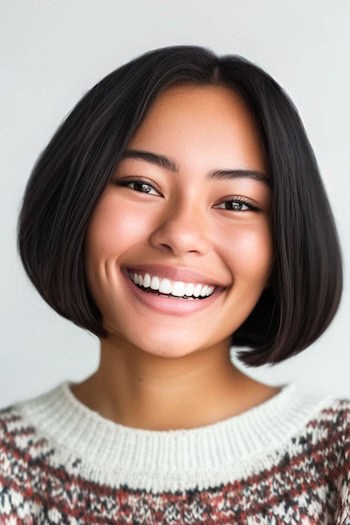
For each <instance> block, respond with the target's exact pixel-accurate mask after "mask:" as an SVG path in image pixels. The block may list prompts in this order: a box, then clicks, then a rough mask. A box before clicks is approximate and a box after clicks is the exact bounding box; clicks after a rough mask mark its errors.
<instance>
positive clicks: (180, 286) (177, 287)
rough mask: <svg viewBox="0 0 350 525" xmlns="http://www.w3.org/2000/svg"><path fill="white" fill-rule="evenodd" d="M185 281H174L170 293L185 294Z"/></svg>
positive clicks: (180, 295) (177, 295) (178, 295)
mask: <svg viewBox="0 0 350 525" xmlns="http://www.w3.org/2000/svg"><path fill="white" fill-rule="evenodd" d="M185 288H186V286H185V283H181V282H180V281H175V283H174V284H173V288H172V290H171V294H172V295H176V297H182V296H183V295H185Z"/></svg>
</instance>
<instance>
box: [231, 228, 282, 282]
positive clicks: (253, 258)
mask: <svg viewBox="0 0 350 525" xmlns="http://www.w3.org/2000/svg"><path fill="white" fill-rule="evenodd" d="M223 239H225V244H223V246H225V248H224V257H225V260H226V261H229V265H230V268H231V271H232V275H233V279H235V278H237V280H238V279H239V280H240V281H241V282H243V281H244V280H246V281H247V283H248V284H250V285H251V284H252V282H254V280H255V281H256V282H257V283H260V281H263V280H265V279H266V275H267V273H269V272H270V270H271V265H272V257H273V249H272V236H271V230H270V226H269V224H268V221H259V223H258V222H256V223H255V224H253V223H252V224H245V225H237V227H235V228H234V229H233V230H231V231H230V232H227V231H226V232H225V236H224V237H223ZM228 239H229V241H228Z"/></svg>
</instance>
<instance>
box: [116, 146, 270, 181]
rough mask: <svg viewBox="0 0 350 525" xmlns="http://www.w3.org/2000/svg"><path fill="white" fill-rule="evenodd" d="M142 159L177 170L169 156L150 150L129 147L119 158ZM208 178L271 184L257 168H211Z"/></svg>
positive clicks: (175, 164)
mask: <svg viewBox="0 0 350 525" xmlns="http://www.w3.org/2000/svg"><path fill="white" fill-rule="evenodd" d="M128 158H130V159H142V160H145V161H147V162H151V163H152V164H155V165H156V166H158V167H160V168H165V169H167V170H170V171H173V172H175V173H178V172H179V169H180V168H179V166H178V164H177V163H176V162H175V161H174V160H173V159H171V158H169V157H166V156H165V155H160V154H158V153H153V152H151V151H144V150H138V149H129V150H126V151H125V152H124V154H123V155H122V158H121V160H124V159H128ZM207 176H208V178H209V179H219V180H232V179H252V180H255V181H258V182H263V183H264V184H267V185H268V186H271V181H270V179H269V177H267V175H265V173H263V172H262V171H259V170H247V169H229V170H227V169H225V170H211V171H209V172H208V175H207Z"/></svg>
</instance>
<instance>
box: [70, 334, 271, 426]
mask: <svg viewBox="0 0 350 525" xmlns="http://www.w3.org/2000/svg"><path fill="white" fill-rule="evenodd" d="M278 391H279V389H278V388H274V387H270V386H268V385H264V384H262V383H259V382H258V381H255V380H254V379H252V378H250V377H248V376H247V375H245V374H244V373H243V372H242V371H240V370H239V369H238V368H236V367H235V366H234V365H233V363H232V362H231V360H230V352H229V346H228V345H227V343H226V344H220V345H217V346H215V347H212V348H210V349H202V350H200V351H197V352H191V353H190V354H188V355H185V356H181V357H176V358H169V357H166V358H165V357H162V356H159V355H154V354H151V353H149V352H144V351H143V350H141V349H139V348H137V347H135V346H130V345H129V344H128V345H126V344H125V343H123V341H121V340H117V339H116V338H115V337H114V338H108V339H104V340H101V347H100V363H99V367H98V369H97V371H96V372H95V373H94V374H93V375H92V376H90V377H89V378H87V379H86V380H85V381H83V382H82V383H80V384H75V385H74V386H73V387H72V392H73V393H74V395H75V396H76V397H77V398H78V400H80V401H81V402H82V403H83V404H85V405H86V406H88V407H89V408H90V409H92V410H94V411H96V412H98V413H99V414H100V415H101V416H103V417H105V418H107V419H109V420H111V421H114V422H116V423H120V424H122V425H125V426H128V427H134V428H141V429H149V430H168V429H170V428H171V429H179V428H182V429H186V428H194V427H199V426H203V425H208V424H211V423H215V422H217V421H221V420H223V419H226V418H228V417H231V416H234V415H238V414H240V413H242V412H244V411H246V410H248V409H249V408H252V407H253V406H255V405H257V404H259V403H261V402H263V401H265V400H267V399H269V398H270V397H272V396H273V395H275V394H276V393H277V392H278Z"/></svg>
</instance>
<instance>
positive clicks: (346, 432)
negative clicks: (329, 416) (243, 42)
mask: <svg viewBox="0 0 350 525" xmlns="http://www.w3.org/2000/svg"><path fill="white" fill-rule="evenodd" d="M343 416H344V417H343V422H344V425H343V432H342V434H341V436H342V438H341V443H340V445H341V455H340V458H341V459H340V462H339V471H340V475H339V478H338V484H339V485H338V486H339V493H338V504H337V508H336V515H335V521H334V524H335V525H350V401H347V402H345V408H344V412H343Z"/></svg>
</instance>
